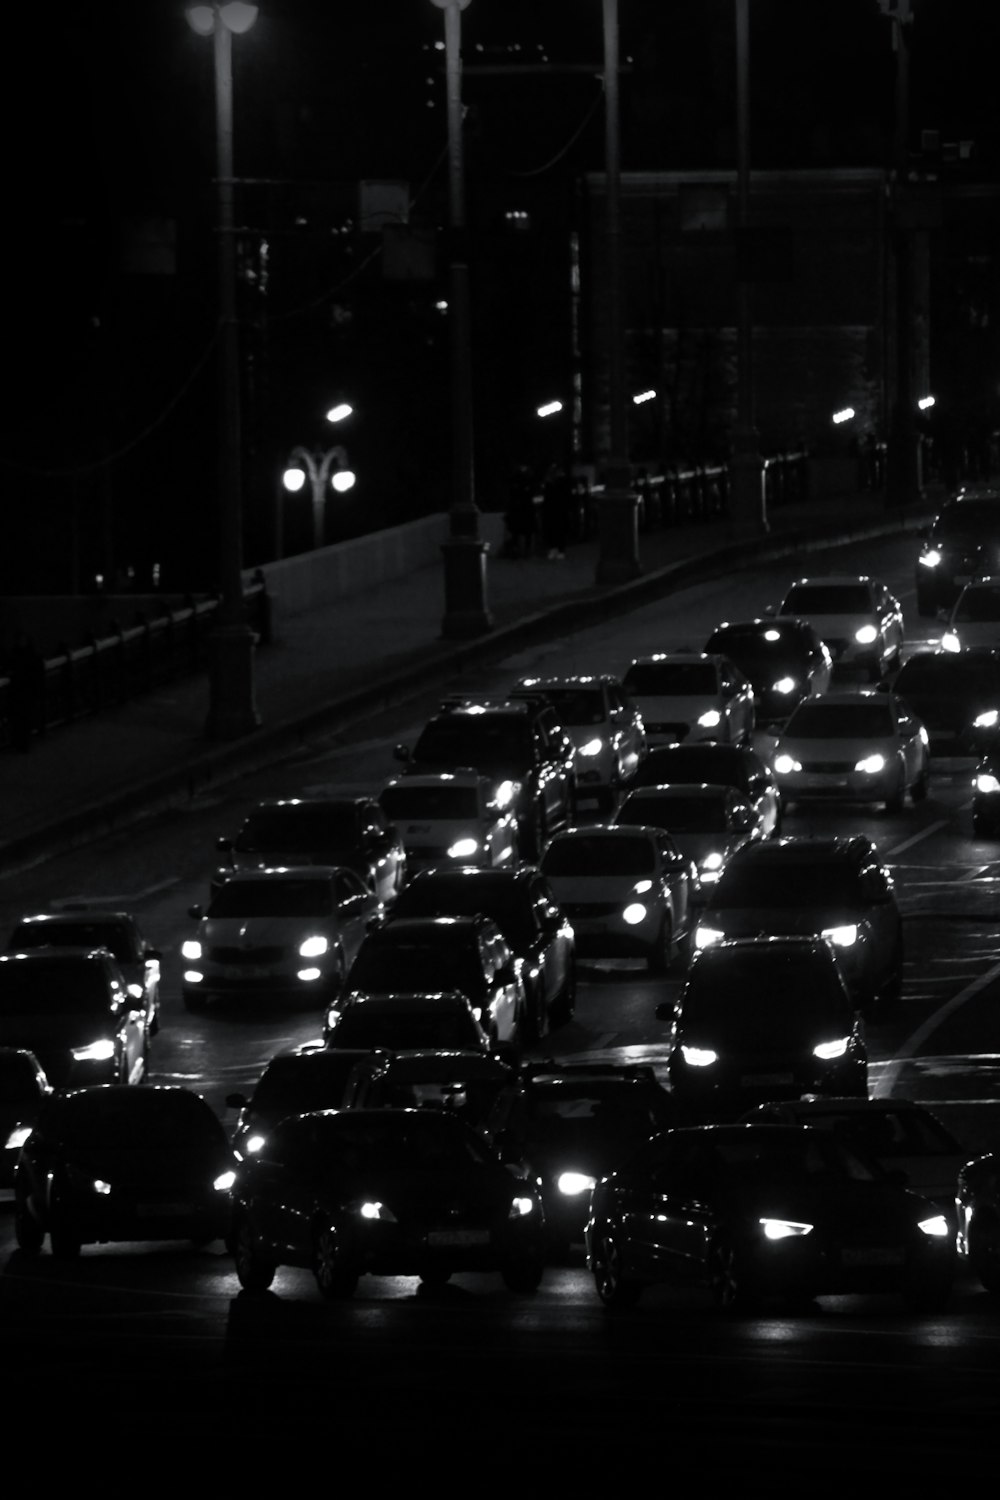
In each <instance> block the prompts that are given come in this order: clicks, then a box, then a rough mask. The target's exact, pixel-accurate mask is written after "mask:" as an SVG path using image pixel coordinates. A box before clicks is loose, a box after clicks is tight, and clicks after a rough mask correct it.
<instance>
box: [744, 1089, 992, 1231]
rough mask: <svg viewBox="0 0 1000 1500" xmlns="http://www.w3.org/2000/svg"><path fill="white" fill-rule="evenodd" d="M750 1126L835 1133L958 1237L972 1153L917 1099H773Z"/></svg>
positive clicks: (750, 1117)
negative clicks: (931, 1208) (927, 1203)
mask: <svg viewBox="0 0 1000 1500" xmlns="http://www.w3.org/2000/svg"><path fill="white" fill-rule="evenodd" d="M745 1118H746V1120H747V1122H748V1123H749V1124H757V1125H812V1126H814V1127H815V1128H816V1129H817V1130H830V1131H833V1132H834V1134H835V1135H836V1136H837V1137H838V1138H839V1139H840V1140H842V1141H843V1142H844V1144H845V1145H846V1146H848V1147H849V1148H850V1150H852V1151H854V1152H856V1153H857V1155H859V1156H864V1157H868V1158H870V1159H871V1160H873V1161H876V1162H877V1163H878V1164H879V1166H880V1167H883V1168H884V1169H885V1170H886V1171H887V1172H903V1173H905V1175H906V1185H907V1186H908V1187H911V1188H912V1189H913V1191H914V1192H915V1193H919V1194H920V1196H921V1197H922V1198H929V1199H931V1201H932V1202H933V1203H934V1204H935V1206H936V1207H937V1208H938V1210H939V1211H940V1212H941V1213H943V1214H944V1215H945V1216H946V1218H947V1219H948V1221H949V1223H950V1224H951V1225H952V1226H953V1227H954V1229H955V1231H956V1232H957V1227H958V1226H957V1222H956V1207H955V1194H956V1191H957V1189H958V1181H959V1173H960V1171H961V1169H962V1168H963V1167H964V1166H965V1164H966V1162H967V1161H968V1159H969V1155H970V1151H969V1148H968V1147H967V1146H963V1145H962V1144H961V1142H960V1141H957V1140H956V1139H955V1137H954V1136H953V1135H952V1133H951V1131H950V1130H947V1129H946V1128H945V1126H944V1125H942V1123H941V1121H940V1120H939V1119H938V1117H937V1115H935V1114H934V1113H933V1111H932V1110H929V1109H926V1108H925V1107H924V1106H923V1105H922V1104H917V1103H915V1102H914V1100H912V1099H863V1098H844V1099H840V1098H835V1097H830V1098H821V1097H818V1096H815V1095H809V1096H807V1097H805V1098H801V1099H784V1100H777V1101H776V1100H768V1101H767V1102H765V1103H761V1104H758V1105H757V1106H756V1107H755V1108H754V1109H753V1110H752V1111H750V1113H749V1114H747V1115H746V1116H745Z"/></svg>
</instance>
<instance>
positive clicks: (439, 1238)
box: [427, 1229, 490, 1250]
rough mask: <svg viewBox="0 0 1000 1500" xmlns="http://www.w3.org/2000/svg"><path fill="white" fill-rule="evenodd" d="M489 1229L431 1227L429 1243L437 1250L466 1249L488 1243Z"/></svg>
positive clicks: (428, 1236)
mask: <svg viewBox="0 0 1000 1500" xmlns="http://www.w3.org/2000/svg"><path fill="white" fill-rule="evenodd" d="M489 1242H490V1232H489V1230H488V1229H431V1230H430V1231H429V1232H428V1235H427V1244H428V1246H430V1247H431V1248H433V1249H435V1250H464V1249H468V1248H469V1247H471V1246H473V1245H488V1244H489Z"/></svg>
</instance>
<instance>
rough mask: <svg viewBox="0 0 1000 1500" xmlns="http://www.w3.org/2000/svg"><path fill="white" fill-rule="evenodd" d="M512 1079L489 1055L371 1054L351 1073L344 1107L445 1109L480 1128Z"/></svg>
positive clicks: (442, 1050) (449, 1051)
mask: <svg viewBox="0 0 1000 1500" xmlns="http://www.w3.org/2000/svg"><path fill="white" fill-rule="evenodd" d="M514 1076H515V1074H514V1070H513V1069H512V1068H510V1067H509V1066H508V1065H507V1064H506V1063H505V1062H503V1061H502V1060H501V1059H500V1058H499V1057H497V1056H495V1055H494V1054H492V1053H487V1052H482V1051H474V1050H471V1049H469V1050H466V1051H457V1050H455V1049H454V1048H451V1049H446V1048H442V1047H439V1048H428V1049H418V1050H416V1051H410V1052H369V1053H368V1054H367V1055H366V1056H365V1057H361V1058H359V1059H358V1061H357V1062H356V1063H355V1064H354V1066H353V1067H352V1069H351V1072H350V1076H349V1078H348V1080H347V1085H346V1088H345V1090H344V1098H343V1107H344V1109H443V1110H447V1111H448V1113H449V1114H455V1115H458V1117H459V1118H460V1119H462V1120H465V1121H466V1123H467V1124H469V1125H473V1126H475V1127H476V1129H477V1130H482V1129H483V1127H484V1123H485V1121H486V1118H487V1116H488V1115H489V1113H490V1110H491V1109H492V1107H493V1104H494V1102H495V1100H496V1098H497V1095H498V1094H499V1093H500V1092H501V1091H502V1090H503V1089H504V1087H505V1086H506V1085H507V1083H508V1082H509V1080H510V1079H512V1078H513V1077H514Z"/></svg>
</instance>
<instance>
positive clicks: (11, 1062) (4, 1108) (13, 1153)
mask: <svg viewBox="0 0 1000 1500" xmlns="http://www.w3.org/2000/svg"><path fill="white" fill-rule="evenodd" d="M51 1092H52V1085H51V1084H50V1083H49V1080H48V1079H47V1078H46V1076H45V1070H44V1069H43V1067H42V1065H41V1063H40V1062H39V1061H38V1058H37V1057H36V1056H35V1054H34V1053H33V1052H29V1051H28V1050H27V1048H25V1047H0V1188H10V1187H12V1186H13V1184H14V1168H15V1166H16V1165H17V1158H18V1156H19V1155H20V1151H21V1147H22V1146H23V1145H24V1143H25V1141H26V1140H27V1139H28V1136H29V1135H30V1134H31V1129H32V1126H33V1125H34V1123H35V1121H36V1120H37V1119H38V1116H39V1114H40V1112H41V1108H42V1105H43V1104H44V1103H45V1101H46V1099H47V1098H48V1097H49V1095H50V1094H51Z"/></svg>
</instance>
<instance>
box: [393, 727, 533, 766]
mask: <svg viewBox="0 0 1000 1500" xmlns="http://www.w3.org/2000/svg"><path fill="white" fill-rule="evenodd" d="M413 759H414V760H415V761H417V762H418V763H425V764H427V765H434V766H444V767H446V768H450V767H453V766H475V767H477V768H479V769H480V770H486V771H494V770H497V771H508V770H521V769H523V768H524V767H525V766H527V765H529V764H530V763H531V759H532V740H531V731H530V727H529V725H528V723H527V722H526V721H525V720H521V719H520V718H516V717H514V715H506V714H505V715H502V716H496V715H494V716H492V717H491V716H490V715H488V714H461V715H455V716H447V717H445V718H442V719H434V720H432V722H431V723H430V724H428V725H427V726H426V728H425V729H424V731H423V733H422V734H421V735H420V738H419V739H418V740H417V743H416V745H415V746H414V750H413Z"/></svg>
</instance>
